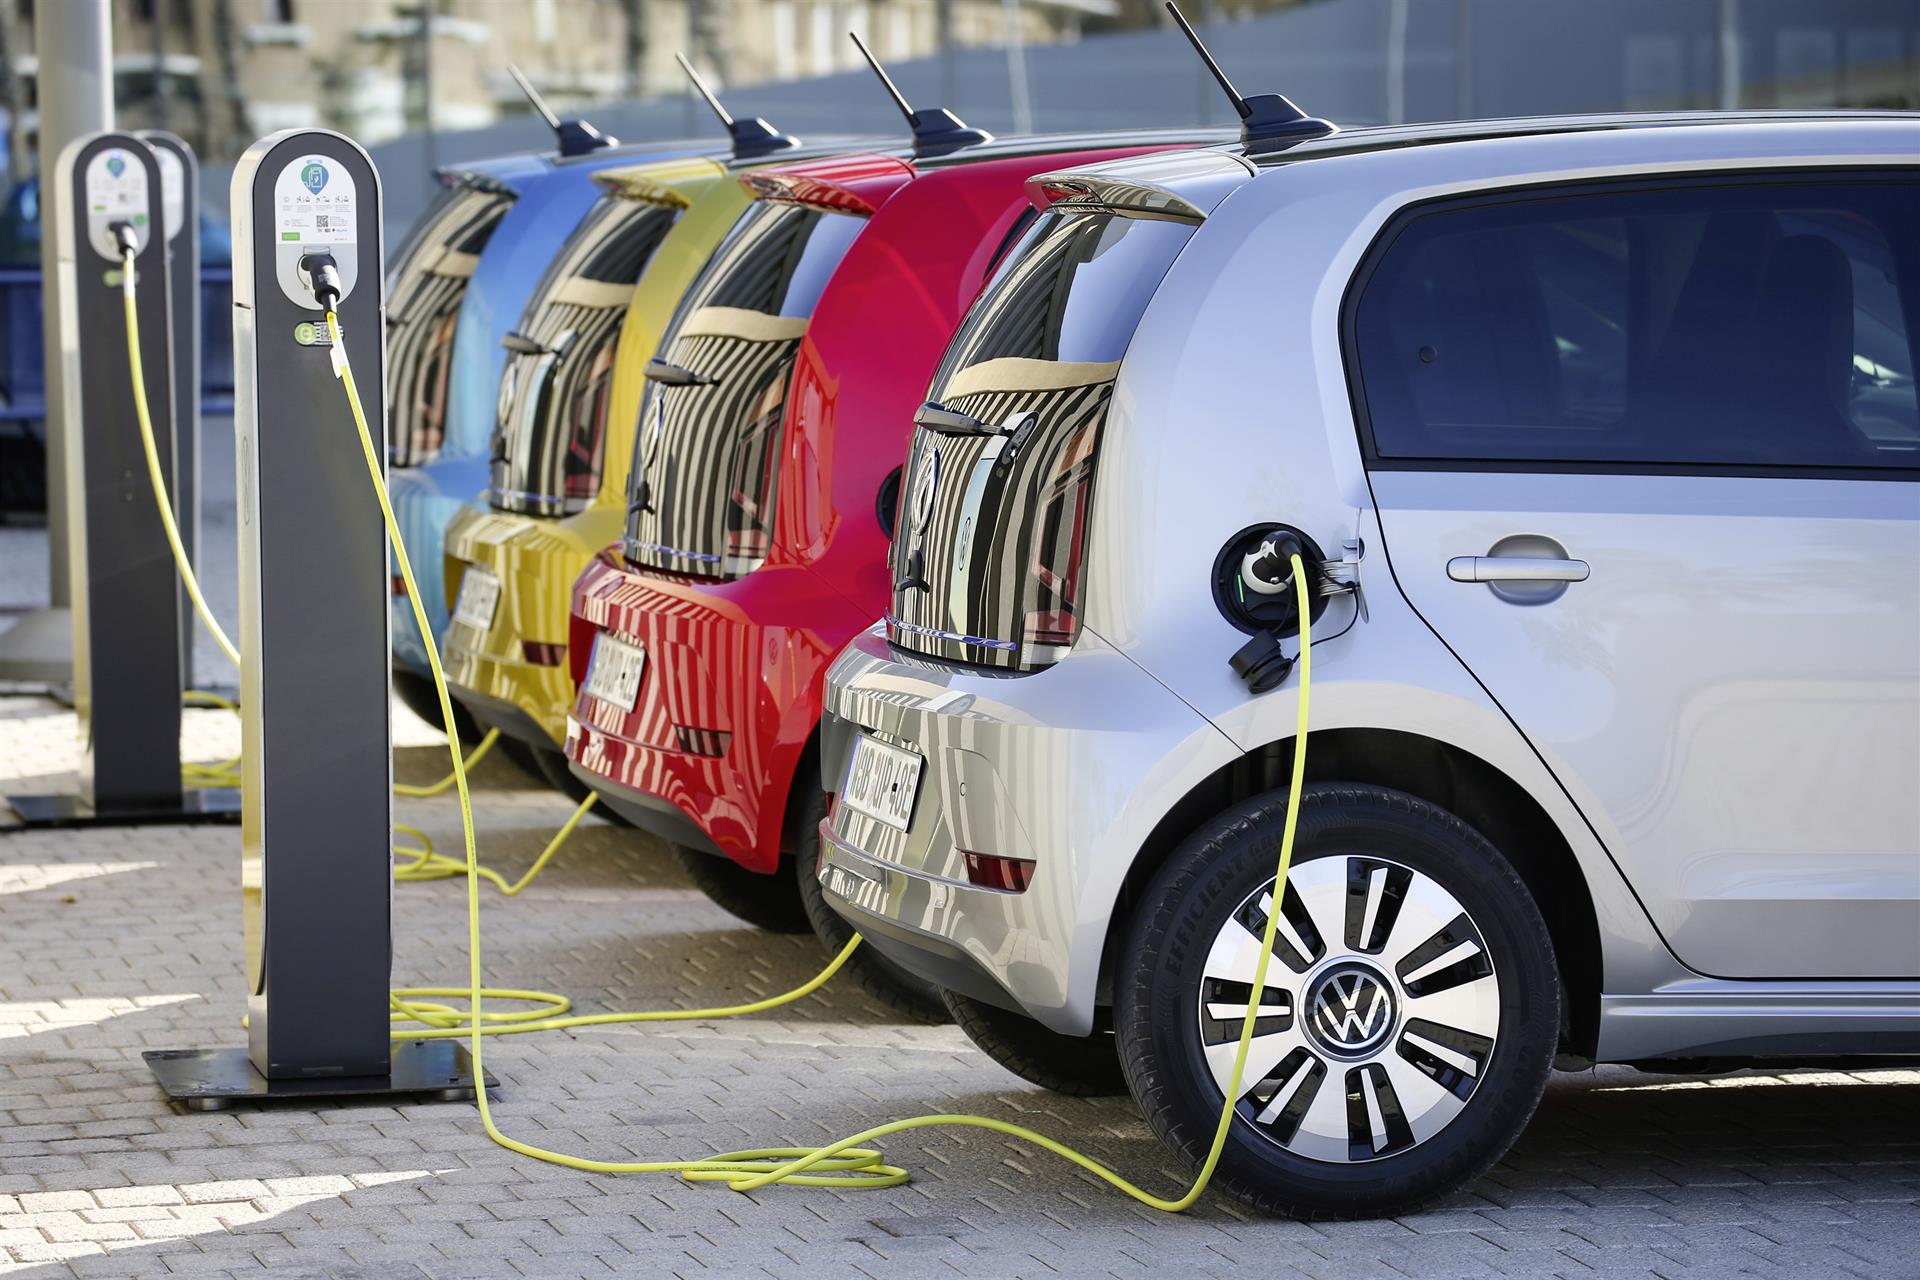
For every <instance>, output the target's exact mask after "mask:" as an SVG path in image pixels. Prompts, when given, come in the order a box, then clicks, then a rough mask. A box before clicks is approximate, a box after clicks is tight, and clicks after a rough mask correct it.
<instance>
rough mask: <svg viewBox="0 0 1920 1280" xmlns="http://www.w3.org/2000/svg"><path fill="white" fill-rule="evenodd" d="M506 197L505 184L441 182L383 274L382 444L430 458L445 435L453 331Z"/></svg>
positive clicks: (398, 457)
mask: <svg viewBox="0 0 1920 1280" xmlns="http://www.w3.org/2000/svg"><path fill="white" fill-rule="evenodd" d="M512 205H513V196H512V194H511V193H510V192H508V191H505V190H494V189H486V190H482V189H476V188H470V187H460V186H453V187H447V188H444V189H443V190H442V192H441V194H440V195H439V197H438V198H437V199H436V200H435V201H434V204H433V207H432V208H430V209H429V210H428V211H427V212H426V214H425V216H424V217H422V218H421V220H420V225H419V227H418V228H417V229H416V230H415V231H414V233H413V235H412V236H411V237H410V238H409V239H408V241H407V244H406V246H405V247H404V248H403V249H402V250H401V251H400V253H399V254H398V255H397V256H396V257H395V258H394V262H393V267H392V269H391V270H390V271H389V272H388V274H387V383H388V387H387V441H388V445H387V451H388V457H389V459H390V460H391V461H392V462H393V465H395V466H397V467H411V466H418V465H420V464H422V463H425V462H429V461H431V460H432V459H433V456H434V455H435V454H436V453H438V452H439V451H440V445H441V443H442V442H443V441H444V440H445V439H446V427H447V375H448V372H449V370H450V367H451V361H452V358H453V335H454V330H455V328H456V326H457V324H458V322H459V318H460V304H461V303H462V302H463V301H464V300H465V299H466V296H467V283H468V281H470V280H471V279H472V278H473V272H474V268H475V267H476V266H477V265H479V261H480V251H481V250H482V249H484V248H485V247H486V244H487V241H488V240H489V239H491V238H492V236H493V232H494V228H495V227H497V226H499V225H500V219H501V218H503V217H505V216H506V213H507V210H508V209H509V208H511V207H512Z"/></svg>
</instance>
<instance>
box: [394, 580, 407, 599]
mask: <svg viewBox="0 0 1920 1280" xmlns="http://www.w3.org/2000/svg"><path fill="white" fill-rule="evenodd" d="M392 585H393V598H394V599H396V600H398V599H399V598H400V597H402V596H404V595H406V594H407V580H406V579H405V578H403V577H401V576H400V575H399V574H397V573H396V574H394V575H393V582H392Z"/></svg>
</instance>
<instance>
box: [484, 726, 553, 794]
mask: <svg viewBox="0 0 1920 1280" xmlns="http://www.w3.org/2000/svg"><path fill="white" fill-rule="evenodd" d="M494 750H495V751H497V752H498V753H499V754H500V755H501V756H502V757H504V758H505V759H507V760H510V761H512V762H513V767H514V768H516V769H518V770H519V771H520V772H522V773H524V774H526V775H527V776H528V777H529V778H538V779H539V780H540V781H542V782H545V781H546V773H545V771H544V770H542V769H541V767H540V755H541V752H540V749H539V748H538V747H535V746H533V745H532V744H531V743H526V742H522V741H520V739H518V738H509V737H508V736H507V735H506V734H504V733H503V734H501V735H500V741H499V743H498V744H497V745H496V746H495V747H494Z"/></svg>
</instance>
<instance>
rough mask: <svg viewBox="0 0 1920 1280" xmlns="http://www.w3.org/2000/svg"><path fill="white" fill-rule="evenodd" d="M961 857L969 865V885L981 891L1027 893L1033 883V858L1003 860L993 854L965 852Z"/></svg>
mask: <svg viewBox="0 0 1920 1280" xmlns="http://www.w3.org/2000/svg"><path fill="white" fill-rule="evenodd" d="M960 856H961V857H963V858H965V859H966V863H967V881H968V883H970V884H972V885H974V886H976V887H977V888H981V889H997V890H999V891H1000V892H1001V893H1025V892H1026V891H1027V886H1028V885H1030V884H1032V883H1033V866H1034V864H1033V860H1032V859H1031V858H1002V857H1000V856H999V855H998V854H992V853H968V852H966V851H964V850H962V852H961V855H960Z"/></svg>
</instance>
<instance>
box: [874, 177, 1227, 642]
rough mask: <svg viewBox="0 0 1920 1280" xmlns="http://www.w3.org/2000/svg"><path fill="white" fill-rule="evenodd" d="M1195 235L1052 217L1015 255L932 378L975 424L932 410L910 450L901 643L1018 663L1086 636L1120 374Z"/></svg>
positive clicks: (1114, 220) (1113, 219)
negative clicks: (1093, 542)
mask: <svg viewBox="0 0 1920 1280" xmlns="http://www.w3.org/2000/svg"><path fill="white" fill-rule="evenodd" d="M1192 234H1193V227H1192V226H1191V225H1188V224H1185V223H1177V222H1166V221H1157V220H1148V219H1140V218H1128V217H1123V216H1119V215H1115V214H1108V213H1086V212H1075V213H1050V214H1048V215H1046V216H1044V217H1042V218H1040V219H1039V220H1038V221H1037V222H1035V224H1034V225H1033V227H1032V228H1031V229H1030V230H1029V231H1028V232H1027V233H1026V235H1025V236H1024V237H1022V239H1021V240H1020V242H1019V243H1018V244H1017V245H1016V246H1015V247H1014V248H1013V249H1012V250H1011V251H1009V253H1008V254H1007V256H1006V259H1005V261H1004V262H1003V263H1002V265H1001V267H1000V268H999V270H998V271H996V272H995V274H994V278H993V280H992V281H991V282H990V283H989V284H988V285H987V288H986V289H985V291H983V292H982V293H981V295H980V298H979V300H978V301H976V302H975V303H974V304H973V307H972V309H971V310H969V311H968V313H967V318H966V320H965V321H964V322H963V323H962V325H961V327H960V329H959V331H958V332H957V333H956V334H955V336H954V339H953V341H952V342H951V343H950V344H949V345H948V348H947V354H946V356H945V358H944V359H943V360H942V361H941V364H940V368H939V370H938V371H937V372H936V373H935V375H934V379H933V385H932V387H931V392H932V395H931V399H932V400H933V401H934V402H935V405H934V406H933V407H936V408H937V409H938V410H940V411H941V412H943V413H946V414H949V415H957V418H958V420H959V422H960V424H961V425H960V427H959V428H958V429H956V428H955V426H954V425H953V423H951V422H949V423H947V424H946V425H938V424H937V423H936V421H935V420H934V419H928V420H927V421H926V424H924V425H921V426H918V427H917V428H916V429H915V431H914V435H913V442H912V445H911V446H910V448H909V450H908V455H907V462H906V467H905V472H904V475H903V477H902V481H901V493H902V495H903V496H902V499H901V513H900V519H899V523H898V526H897V527H896V530H895V534H894V542H893V549H892V561H891V564H892V576H893V581H894V584H895V586H894V592H893V603H892V607H891V609H890V610H889V612H888V615H887V633H888V636H889V638H890V639H891V640H892V641H893V643H894V644H896V645H898V646H899V647H901V648H903V649H910V650H913V651H915V652H918V653H923V654H927V655H929V656H932V657H937V658H943V659H949V660H953V661H958V662H968V663H974V664H977V665H980V666H988V667H1000V668H1005V669H1009V670H1016V671H1032V670H1035V669H1037V668H1039V667H1042V666H1046V665H1048V664H1049V663H1051V662H1053V661H1055V660H1056V659H1057V658H1058V657H1059V656H1060V655H1061V654H1063V653H1064V652H1066V650H1067V649H1068V648H1069V647H1070V646H1071V645H1072V644H1073V641H1074V639H1075V637H1076V635H1077V634H1078V629H1079V616H1080V608H1081V598H1080V593H1081V587H1082V584H1083V583H1084V582H1085V581H1086V561H1087V558H1088V556H1089V555H1090V554H1091V550H1090V548H1089V546H1088V544H1087V527H1088V520H1089V513H1090V512H1091V510H1092V503H1093V501H1094V499H1095V489H1096V484H1095V473H1096V470H1097V466H1098V460H1099V446H1100V438H1101V432H1102V430H1103V428H1104V426H1105V423H1106V416H1107V406H1108V404H1109V403H1110V402H1111V400H1112V397H1113V385H1114V381H1115V379H1116V378H1118V377H1119V373H1120V362H1121V358H1122V357H1123V356H1124V355H1125V354H1126V350H1127V346H1128V344H1129V343H1130V342H1131V341H1132V339H1133V331H1134V329H1135V328H1136V327H1137V326H1138V325H1139V323H1140V317H1141V315H1142V314H1143V313H1144V312H1145V311H1146V308H1147V304H1148V302H1150V301H1151V300H1152V298H1153V295H1154V292H1155V291H1156V290H1157V289H1158V288H1159V286H1160V281H1161V279H1162V277H1163V276H1165V274H1166V272H1167V268H1168V267H1169V265H1171V263H1172V262H1173V260H1174V258H1175V257H1176V256H1177V255H1178V254H1179V252H1180V250H1181V248H1182V247H1183V246H1185V244H1186V242H1187V240H1188V238H1189V237H1190V236H1191V235H1192ZM968 422H971V423H972V424H973V425H972V426H967V425H965V424H966V423H968Z"/></svg>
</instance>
